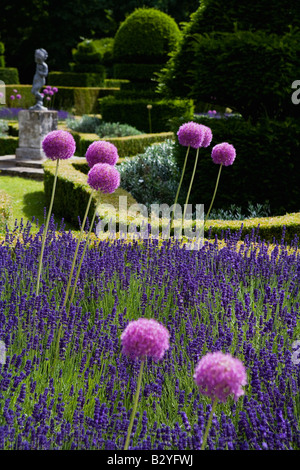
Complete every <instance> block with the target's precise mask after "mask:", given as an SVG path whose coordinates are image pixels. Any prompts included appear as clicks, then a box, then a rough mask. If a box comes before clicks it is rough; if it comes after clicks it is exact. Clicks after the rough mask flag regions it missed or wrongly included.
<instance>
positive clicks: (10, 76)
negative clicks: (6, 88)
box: [0, 67, 20, 85]
mask: <svg viewBox="0 0 300 470" xmlns="http://www.w3.org/2000/svg"><path fill="white" fill-rule="evenodd" d="M0 80H2V81H3V82H4V83H5V85H8V84H13V85H18V84H19V83H20V80H19V72H18V69H16V68H15V67H0Z"/></svg>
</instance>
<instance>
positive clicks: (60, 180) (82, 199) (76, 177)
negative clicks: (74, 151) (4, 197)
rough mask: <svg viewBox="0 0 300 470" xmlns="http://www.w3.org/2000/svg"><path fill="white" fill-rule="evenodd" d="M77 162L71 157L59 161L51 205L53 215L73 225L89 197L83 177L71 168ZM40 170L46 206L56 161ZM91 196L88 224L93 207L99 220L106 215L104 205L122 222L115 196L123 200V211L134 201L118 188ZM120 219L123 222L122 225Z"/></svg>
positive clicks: (76, 222)
mask: <svg viewBox="0 0 300 470" xmlns="http://www.w3.org/2000/svg"><path fill="white" fill-rule="evenodd" d="M74 161H75V162H76V161H77V159H76V157H75V158H71V159H69V160H61V161H60V162H59V169H58V176H57V183H56V190H55V198H54V202H53V212H54V213H55V214H56V215H57V216H60V217H64V218H65V219H66V220H68V221H70V222H72V223H73V224H74V225H78V227H79V220H78V217H80V220H81V221H82V220H83V217H84V214H85V211H86V207H87V203H88V200H89V197H90V194H91V191H92V190H91V188H90V186H89V185H88V184H87V176H86V175H85V174H84V173H82V172H80V171H78V170H77V169H76V168H75V167H74V166H73V164H72V163H73V162H74ZM43 168H44V189H45V195H46V200H47V204H49V202H50V198H51V193H52V187H53V181H54V175H55V168H56V162H54V161H50V160H47V161H46V162H45V163H43ZM99 196H100V194H99V193H95V197H94V198H93V203H92V204H91V208H90V211H89V214H88V218H89V220H90V221H91V219H92V217H93V213H94V210H95V208H96V207H97V210H98V214H99V216H100V217H101V218H104V217H105V216H106V212H105V208H104V206H103V205H104V204H110V205H112V206H114V207H115V209H116V215H117V217H120V220H122V214H119V211H118V209H119V197H121V196H122V197H126V198H127V208H129V206H131V205H132V204H136V201H135V199H134V198H133V197H132V196H131V194H129V193H128V192H127V191H125V190H124V189H122V188H118V189H117V190H116V191H115V192H114V193H113V194H101V196H100V197H99ZM125 222H126V221H125V219H124V223H125Z"/></svg>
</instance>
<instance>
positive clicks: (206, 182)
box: [173, 116, 300, 215]
mask: <svg viewBox="0 0 300 470" xmlns="http://www.w3.org/2000/svg"><path fill="white" fill-rule="evenodd" d="M193 120H194V121H195V122H199V123H202V124H205V125H207V126H209V127H210V128H211V129H212V132H213V140H212V143H211V145H210V147H208V148H202V149H200V153H199V160H198V165H197V169H196V174H195V180H194V181H195V182H194V185H193V188H192V191H191V195H190V202H191V203H192V204H204V206H205V208H206V209H207V208H208V207H209V204H210V202H211V199H212V195H213V192H214V188H215V184H216V179H217V174H218V166H217V165H215V164H214V163H213V162H212V159H211V149H212V147H213V146H214V145H216V144H218V143H221V142H229V143H231V144H232V145H234V147H235V148H236V159H235V161H234V163H233V165H231V166H229V167H224V168H223V169H222V174H221V178H220V183H219V186H218V191H217V195H216V198H215V201H214V209H224V210H225V209H228V208H229V207H230V205H231V204H235V205H237V206H239V207H241V208H242V210H243V211H245V210H247V207H248V205H249V203H252V204H257V203H259V204H265V202H266V201H269V204H270V210H271V213H272V215H281V214H285V213H286V212H295V211H296V212H297V211H299V210H300V187H299V184H298V179H299V178H298V176H299V174H300V159H299V141H298V135H299V121H298V120H296V119H292V118H289V119H287V120H286V121H282V122H280V121H272V120H261V121H259V122H258V123H257V124H255V125H254V124H251V123H250V122H249V121H245V120H244V119H242V118H241V117H231V118H228V119H213V118H205V117H196V116H195V117H194V119H193ZM182 123H183V121H182V120H181V121H177V123H176V124H175V121H174V122H173V126H174V127H173V131H174V133H177V131H178V128H179V126H180V125H181V124H182ZM185 154H186V148H185V147H183V146H181V145H179V143H178V141H177V139H176V145H175V149H174V155H175V158H176V161H177V164H178V166H179V167H180V168H182V167H183V162H184V158H185ZM194 158H195V151H194V150H192V149H191V152H190V156H189V158H188V161H187V165H186V171H185V177H184V188H185V190H186V188H187V187H188V185H189V182H190V179H191V175H192V171H193V166H194Z"/></svg>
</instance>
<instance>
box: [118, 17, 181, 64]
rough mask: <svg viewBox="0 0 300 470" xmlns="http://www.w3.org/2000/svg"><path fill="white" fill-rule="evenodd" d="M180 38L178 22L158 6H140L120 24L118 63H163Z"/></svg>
mask: <svg viewBox="0 0 300 470" xmlns="http://www.w3.org/2000/svg"><path fill="white" fill-rule="evenodd" d="M179 39H180V30H179V28H178V26H177V23H176V22H175V20H173V18H171V17H170V16H169V15H167V14H166V13H163V12H161V11H159V10H156V9H154V8H138V9H136V10H135V11H134V12H133V13H131V15H129V16H128V17H127V18H126V19H125V21H124V22H123V23H122V24H121V25H120V27H119V29H118V31H117V33H116V36H115V41H114V48H113V54H114V59H115V61H116V62H118V63H125V64H126V63H127V64H129V63H130V64H144V63H146V64H163V63H164V62H165V61H166V60H167V58H168V54H169V53H170V52H171V51H173V50H174V49H176V47H177V45H178V42H179Z"/></svg>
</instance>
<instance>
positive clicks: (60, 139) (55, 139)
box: [42, 130, 76, 160]
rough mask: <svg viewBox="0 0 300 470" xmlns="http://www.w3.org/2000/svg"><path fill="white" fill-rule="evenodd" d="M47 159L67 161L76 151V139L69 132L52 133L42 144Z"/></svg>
mask: <svg viewBox="0 0 300 470" xmlns="http://www.w3.org/2000/svg"><path fill="white" fill-rule="evenodd" d="M42 147H43V150H44V152H45V154H46V157H47V158H49V159H50V160H67V159H68V158H71V157H73V155H74V153H75V150H76V143H75V140H74V137H73V136H72V134H70V132H67V131H60V130H58V131H51V132H49V134H47V135H46V137H45V138H44V140H43V142H42Z"/></svg>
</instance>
